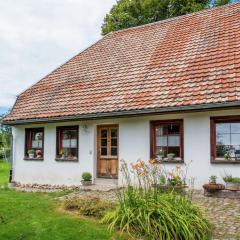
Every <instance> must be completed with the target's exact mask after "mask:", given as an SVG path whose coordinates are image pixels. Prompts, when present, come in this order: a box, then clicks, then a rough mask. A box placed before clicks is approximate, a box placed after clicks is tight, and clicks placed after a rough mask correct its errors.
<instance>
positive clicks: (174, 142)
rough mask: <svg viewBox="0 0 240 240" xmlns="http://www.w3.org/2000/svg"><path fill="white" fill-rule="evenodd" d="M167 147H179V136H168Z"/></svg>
mask: <svg viewBox="0 0 240 240" xmlns="http://www.w3.org/2000/svg"><path fill="white" fill-rule="evenodd" d="M168 146H169V147H175V146H180V136H168Z"/></svg>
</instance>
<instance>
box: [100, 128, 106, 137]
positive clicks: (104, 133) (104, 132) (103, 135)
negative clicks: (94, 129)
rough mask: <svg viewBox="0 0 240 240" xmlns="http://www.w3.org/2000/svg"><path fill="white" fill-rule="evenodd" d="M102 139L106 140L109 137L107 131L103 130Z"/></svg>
mask: <svg viewBox="0 0 240 240" xmlns="http://www.w3.org/2000/svg"><path fill="white" fill-rule="evenodd" d="M101 137H102V138H106V137H107V129H101Z"/></svg>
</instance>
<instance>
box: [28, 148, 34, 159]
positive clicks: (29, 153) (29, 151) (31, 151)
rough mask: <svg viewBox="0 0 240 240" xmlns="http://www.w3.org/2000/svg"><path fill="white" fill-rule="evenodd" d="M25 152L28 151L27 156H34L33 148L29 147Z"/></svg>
mask: <svg viewBox="0 0 240 240" xmlns="http://www.w3.org/2000/svg"><path fill="white" fill-rule="evenodd" d="M27 153H28V157H29V158H34V150H33V149H29V150H28V152H27Z"/></svg>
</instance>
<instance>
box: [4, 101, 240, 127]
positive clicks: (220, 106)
mask: <svg viewBox="0 0 240 240" xmlns="http://www.w3.org/2000/svg"><path fill="white" fill-rule="evenodd" d="M239 107H240V101H234V102H224V103H209V104H198V105H188V106H175V107H166V108H148V109H134V110H125V111H116V112H100V113H89V114H80V115H71V116H61V117H49V118H35V119H22V120H21V119H20V120H13V121H5V120H2V124H4V125H10V126H14V125H25V124H40V123H53V122H65V121H83V120H94V119H103V118H120V117H121V118H122V117H131V116H139V115H151V114H167V113H168V114H170V113H179V112H199V111H209V110H225V109H229V108H231V109H233V108H239Z"/></svg>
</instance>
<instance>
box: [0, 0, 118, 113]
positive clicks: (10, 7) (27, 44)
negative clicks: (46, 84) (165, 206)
mask: <svg viewBox="0 0 240 240" xmlns="http://www.w3.org/2000/svg"><path fill="white" fill-rule="evenodd" d="M115 3H116V0H41V1H36V0H21V1H19V0H7V1H4V0H0V88H1V91H0V114H1V113H4V112H6V111H7V110H8V109H9V108H11V107H12V105H13V104H14V102H15V100H16V97H17V95H18V94H20V93H21V92H22V91H24V90H25V89H27V88H28V87H30V86H31V85H33V84H34V83H36V82H37V81H38V80H40V79H41V78H43V77H44V76H45V75H47V74H48V73H50V72H51V71H52V70H54V69H56V68H57V67H58V66H60V65H61V64H63V63H65V62H66V61H67V60H68V59H70V58H71V57H73V56H74V55H76V54H78V53H79V52H81V51H82V50H84V49H85V48H86V47H88V46H90V45H91V44H93V43H94V42H96V41H97V40H99V39H100V38H101V25H102V23H103V19H104V16H105V15H106V14H107V13H108V12H109V10H110V9H111V7H112V6H113V4H115Z"/></svg>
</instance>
